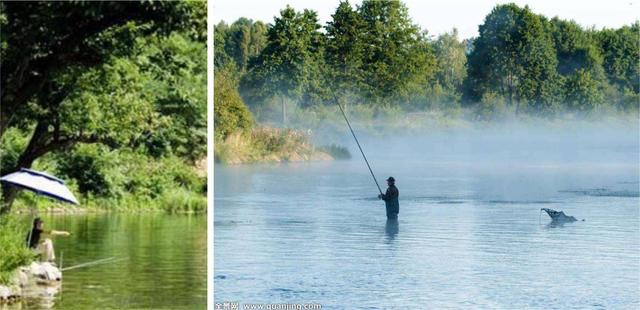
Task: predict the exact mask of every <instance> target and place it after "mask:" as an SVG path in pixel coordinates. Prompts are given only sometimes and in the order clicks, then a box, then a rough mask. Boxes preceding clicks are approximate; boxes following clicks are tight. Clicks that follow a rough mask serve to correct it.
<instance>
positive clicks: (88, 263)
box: [60, 257, 124, 271]
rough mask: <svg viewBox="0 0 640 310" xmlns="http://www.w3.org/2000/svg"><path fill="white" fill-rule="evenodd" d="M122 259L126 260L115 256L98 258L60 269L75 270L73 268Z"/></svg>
mask: <svg viewBox="0 0 640 310" xmlns="http://www.w3.org/2000/svg"><path fill="white" fill-rule="evenodd" d="M121 260H124V258H118V259H116V258H115V257H108V258H103V259H98V260H95V261H92V262H87V263H82V264H78V265H74V266H71V267H67V268H62V269H60V270H61V271H67V270H73V269H77V268H82V267H89V266H94V265H99V264H106V263H115V262H117V261H121Z"/></svg>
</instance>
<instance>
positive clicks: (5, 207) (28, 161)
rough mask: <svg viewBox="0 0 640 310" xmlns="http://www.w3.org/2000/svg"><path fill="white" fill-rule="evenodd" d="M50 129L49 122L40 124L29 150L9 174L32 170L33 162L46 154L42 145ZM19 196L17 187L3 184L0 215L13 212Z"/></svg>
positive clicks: (34, 132) (24, 152) (26, 150)
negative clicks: (12, 208)
mask: <svg viewBox="0 0 640 310" xmlns="http://www.w3.org/2000/svg"><path fill="white" fill-rule="evenodd" d="M48 127H49V124H48V122H46V121H40V122H38V125H37V126H36V129H35V130H34V131H33V135H32V136H31V139H30V140H29V144H28V145H27V148H26V149H25V150H24V151H23V152H22V154H20V157H19V158H18V161H17V162H16V165H15V166H14V167H13V168H11V169H10V170H8V171H9V173H11V172H15V171H18V170H20V168H31V165H33V162H34V161H35V160H36V159H37V158H38V157H40V156H42V155H43V154H42V153H43V152H44V153H46V150H45V148H42V144H43V142H44V141H43V140H45V139H46V136H47V134H48V132H47V130H48ZM17 194H18V189H17V188H16V187H15V186H11V185H6V184H2V205H1V206H0V215H2V214H6V213H9V212H10V211H11V206H12V205H13V201H14V200H15V199H16V196H17Z"/></svg>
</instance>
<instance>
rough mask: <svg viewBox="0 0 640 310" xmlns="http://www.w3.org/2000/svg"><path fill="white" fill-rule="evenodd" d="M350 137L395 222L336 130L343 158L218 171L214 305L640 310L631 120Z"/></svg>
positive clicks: (635, 144)
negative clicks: (560, 218)
mask: <svg viewBox="0 0 640 310" xmlns="http://www.w3.org/2000/svg"><path fill="white" fill-rule="evenodd" d="M355 129H356V133H358V134H359V139H360V141H361V143H362V145H363V148H364V150H365V152H366V154H367V157H368V158H369V161H370V163H371V165H372V168H373V170H374V172H375V173H376V176H377V178H378V181H379V182H380V185H381V186H382V187H383V190H384V188H386V185H385V184H383V183H384V179H386V177H388V176H390V175H391V176H394V177H395V178H396V180H397V186H398V188H399V190H400V215H399V221H398V222H397V223H395V222H387V220H386V218H385V212H384V204H383V203H382V202H381V201H379V200H377V199H376V198H375V196H376V195H377V189H376V187H375V184H374V183H373V180H372V179H371V176H370V175H369V172H368V170H367V168H366V166H365V164H364V162H363V160H362V158H361V156H360V154H359V151H358V150H357V148H356V147H355V143H354V142H352V140H349V139H350V136H349V133H348V132H347V131H346V128H345V134H344V140H343V141H345V145H349V146H350V149H351V153H352V159H351V160H349V161H333V162H314V163H289V164H279V165H267V164H261V165H243V166H216V167H215V196H214V197H215V198H214V199H215V214H214V216H215V226H214V229H215V235H214V236H215V258H214V259H215V275H214V276H215V290H216V294H215V299H216V300H215V301H216V302H223V301H239V302H240V303H250V302H270V303H273V302H290V303H293V302H295V303H306V302H316V303H321V304H323V306H324V307H323V308H325V309H342V308H368V309H387V308H392V307H399V306H400V305H402V306H415V307H418V308H443V307H450V308H461V307H462V308H465V307H466V308H474V307H484V308H486V307H493V308H496V307H498V308H560V309H567V308H596V309H597V308H615V309H619V308H624V309H628V308H638V307H640V298H639V297H638V294H637V292H638V288H639V287H640V217H639V216H640V212H639V209H640V193H639V187H640V184H639V183H638V181H639V179H640V164H639V156H640V151H639V150H640V142H639V141H640V136H639V132H640V131H639V128H638V124H637V123H636V122H633V123H629V122H608V123H588V122H575V123H570V124H555V123H549V122H540V123H529V124H527V125H518V124H501V125H495V124H494V125H483V126H480V125H478V126H472V127H467V128H455V129H442V130H433V131H429V132H424V133H420V134H415V133H412V134H406V135H405V134H401V133H398V132H397V131H395V132H389V135H380V134H375V135H374V134H367V133H366V132H358V128H357V127H356V128H355ZM346 143H350V144H346ZM540 208H550V209H555V210H559V211H560V210H561V211H564V212H565V213H566V214H567V215H570V216H575V217H576V218H577V219H578V220H579V221H578V222H574V223H565V224H562V223H559V224H558V223H552V222H551V220H550V218H549V217H548V216H547V215H546V214H544V213H542V214H541V213H540ZM582 219H584V220H585V221H581V220H582Z"/></svg>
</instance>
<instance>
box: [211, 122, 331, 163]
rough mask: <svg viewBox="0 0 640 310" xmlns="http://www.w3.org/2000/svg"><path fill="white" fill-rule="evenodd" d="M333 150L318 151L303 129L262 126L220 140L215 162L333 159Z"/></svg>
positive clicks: (216, 149) (217, 143) (319, 149)
mask: <svg viewBox="0 0 640 310" xmlns="http://www.w3.org/2000/svg"><path fill="white" fill-rule="evenodd" d="M329 151H330V149H322V148H317V147H315V146H314V145H312V144H311V143H310V142H309V135H308V134H307V133H304V132H303V131H300V130H292V129H278V128H268V127H261V128H256V129H254V130H252V131H251V133H250V134H242V133H234V134H230V135H228V136H227V138H226V139H224V140H222V141H216V144H215V161H216V162H218V163H224V164H242V163H255V162H293V161H306V160H331V159H333V156H332V155H331V154H330V153H329Z"/></svg>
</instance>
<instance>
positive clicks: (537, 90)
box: [466, 4, 559, 113]
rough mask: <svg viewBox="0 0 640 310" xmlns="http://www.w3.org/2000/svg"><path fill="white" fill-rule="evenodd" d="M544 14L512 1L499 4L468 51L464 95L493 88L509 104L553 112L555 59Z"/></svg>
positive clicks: (476, 94) (472, 95) (478, 94)
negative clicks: (467, 76) (533, 11)
mask: <svg viewBox="0 0 640 310" xmlns="http://www.w3.org/2000/svg"><path fill="white" fill-rule="evenodd" d="M546 22H547V21H546V19H544V18H543V17H541V16H538V15H535V14H533V13H532V12H531V11H530V10H529V8H528V7H525V8H524V9H522V8H520V7H518V6H516V5H515V4H507V5H498V6H496V7H495V8H494V9H493V11H491V13H490V14H489V15H488V16H487V17H486V19H485V21H484V23H483V24H482V25H480V27H479V33H480V36H479V37H478V38H477V39H475V40H474V43H473V50H472V52H471V54H470V55H469V71H468V74H469V79H468V80H467V85H466V88H467V89H466V91H467V94H466V95H467V100H470V101H472V102H473V101H476V102H477V101H479V100H480V99H481V98H482V97H483V95H484V94H485V93H486V92H489V91H490V92H497V93H498V94H500V95H501V96H502V97H504V98H506V99H507V103H508V105H510V106H515V107H516V112H518V110H519V108H520V104H522V105H524V108H526V109H527V110H528V111H530V112H533V113H547V112H553V111H554V110H555V109H556V104H557V99H558V91H559V90H558V89H557V85H558V82H559V76H558V74H557V71H556V66H557V64H558V60H557V58H556V52H555V48H554V43H553V40H552V38H551V35H550V33H549V32H548V31H547V29H546V27H545V23H546Z"/></svg>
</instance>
